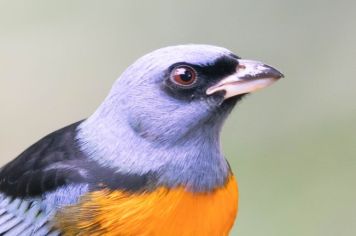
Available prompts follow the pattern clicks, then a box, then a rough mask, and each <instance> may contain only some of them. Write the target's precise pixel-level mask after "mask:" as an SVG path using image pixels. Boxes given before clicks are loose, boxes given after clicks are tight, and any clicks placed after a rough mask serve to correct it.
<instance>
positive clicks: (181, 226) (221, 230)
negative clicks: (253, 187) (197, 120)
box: [56, 177, 238, 236]
mask: <svg viewBox="0 0 356 236" xmlns="http://www.w3.org/2000/svg"><path fill="white" fill-rule="evenodd" d="M237 201H238V189H237V184H236V181H235V179H234V177H231V179H230V181H229V182H228V183H227V184H226V185H225V186H223V187H222V188H219V189H216V190H215V191H214V192H211V193H204V194H203V193H199V194H197V193H191V192H187V191H185V190H184V188H175V189H167V188H163V187H162V188H158V189H156V190H155V191H153V192H149V193H148V192H147V193H137V194H132V193H131V194H129V193H125V192H122V191H117V190H116V191H97V192H93V193H90V194H89V195H87V196H85V197H84V198H83V199H82V201H81V203H80V204H78V205H75V206H70V207H68V208H66V209H65V210H63V211H61V212H60V213H59V214H58V215H57V217H56V224H57V227H58V228H60V229H61V230H62V232H64V235H119V236H120V235H122V236H127V235H140V236H146V235H147V236H151V235H163V236H176V235H177V236H178V235H179V236H190V235H194V236H200V235H201V236H210V235H213V236H214V235H217V236H218V235H219V236H220V235H221V236H223V235H228V233H229V231H230V229H231V227H232V225H233V223H234V220H235V217H236V213H237Z"/></svg>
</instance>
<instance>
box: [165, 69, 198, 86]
mask: <svg viewBox="0 0 356 236" xmlns="http://www.w3.org/2000/svg"><path fill="white" fill-rule="evenodd" d="M171 80H172V81H173V82H174V83H175V84H178V85H180V86H190V85H192V84H194V83H195V82H196V80H197V73H196V71H195V70H194V69H193V68H192V67H190V66H178V67H176V68H174V69H173V70H172V72H171Z"/></svg>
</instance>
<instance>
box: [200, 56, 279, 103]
mask: <svg viewBox="0 0 356 236" xmlns="http://www.w3.org/2000/svg"><path fill="white" fill-rule="evenodd" d="M238 62H239V63H238V66H237V68H236V73H234V74H232V75H230V76H227V77H225V78H223V79H222V80H220V81H219V82H218V83H217V84H215V85H213V86H211V87H209V88H208V89H207V91H206V94H207V95H211V94H213V93H216V92H218V91H225V94H224V99H227V98H230V97H233V96H237V95H240V94H245V93H251V92H255V91H257V90H260V89H262V88H265V87H267V86H269V85H271V84H273V83H274V82H276V81H277V80H278V79H280V78H283V77H284V76H283V74H282V73H281V72H279V71H278V70H277V69H275V68H273V67H271V66H269V65H266V64H264V63H262V62H259V61H252V60H242V59H239V60H238Z"/></svg>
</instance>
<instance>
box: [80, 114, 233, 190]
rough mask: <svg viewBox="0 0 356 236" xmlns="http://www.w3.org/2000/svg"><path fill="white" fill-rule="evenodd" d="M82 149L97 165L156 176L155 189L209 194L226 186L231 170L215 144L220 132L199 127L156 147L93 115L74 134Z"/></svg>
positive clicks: (108, 118)
mask: <svg viewBox="0 0 356 236" xmlns="http://www.w3.org/2000/svg"><path fill="white" fill-rule="evenodd" d="M77 139H78V141H79V144H80V147H81V149H82V151H83V152H84V153H86V154H87V155H88V156H89V158H91V159H93V160H95V161H97V162H98V163H99V164H100V165H102V166H106V167H111V168H114V169H115V170H117V171H118V172H121V173H127V174H138V175H145V174H147V173H153V174H155V175H157V184H158V185H164V186H168V187H178V186H185V187H186V188H187V189H189V190H191V191H194V192H207V191H212V190H214V189H216V188H218V187H219V186H222V185H224V184H225V183H226V181H227V179H228V176H229V175H230V170H229V166H228V163H227V161H226V160H225V158H224V157H223V155H222V153H221V149H220V142H219V127H216V128H215V127H214V128H211V127H209V128H208V127H200V128H198V129H197V130H194V132H191V133H189V135H187V136H185V137H184V139H182V140H179V139H177V140H176V141H175V142H174V143H155V142H153V141H152V140H147V139H145V137H142V136H140V135H138V134H137V133H136V132H135V130H133V129H132V127H130V126H129V125H128V124H127V122H125V121H123V120H120V119H118V118H117V117H114V116H110V115H108V114H106V115H105V116H103V115H102V114H98V113H96V114H94V115H93V116H91V117H90V118H89V119H87V120H86V121H84V122H83V123H82V124H81V125H80V126H79V130H78V136H77Z"/></svg>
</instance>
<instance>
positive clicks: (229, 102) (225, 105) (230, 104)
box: [220, 93, 247, 112]
mask: <svg viewBox="0 0 356 236" xmlns="http://www.w3.org/2000/svg"><path fill="white" fill-rule="evenodd" d="M246 95H247V93H245V94H240V95H237V96H234V97H230V98H228V99H225V100H224V101H223V102H222V104H221V105H220V107H221V109H223V110H226V111H228V112H231V110H232V109H233V108H234V107H235V105H236V103H237V102H239V101H241V99H242V98H243V97H245V96H246Z"/></svg>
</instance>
